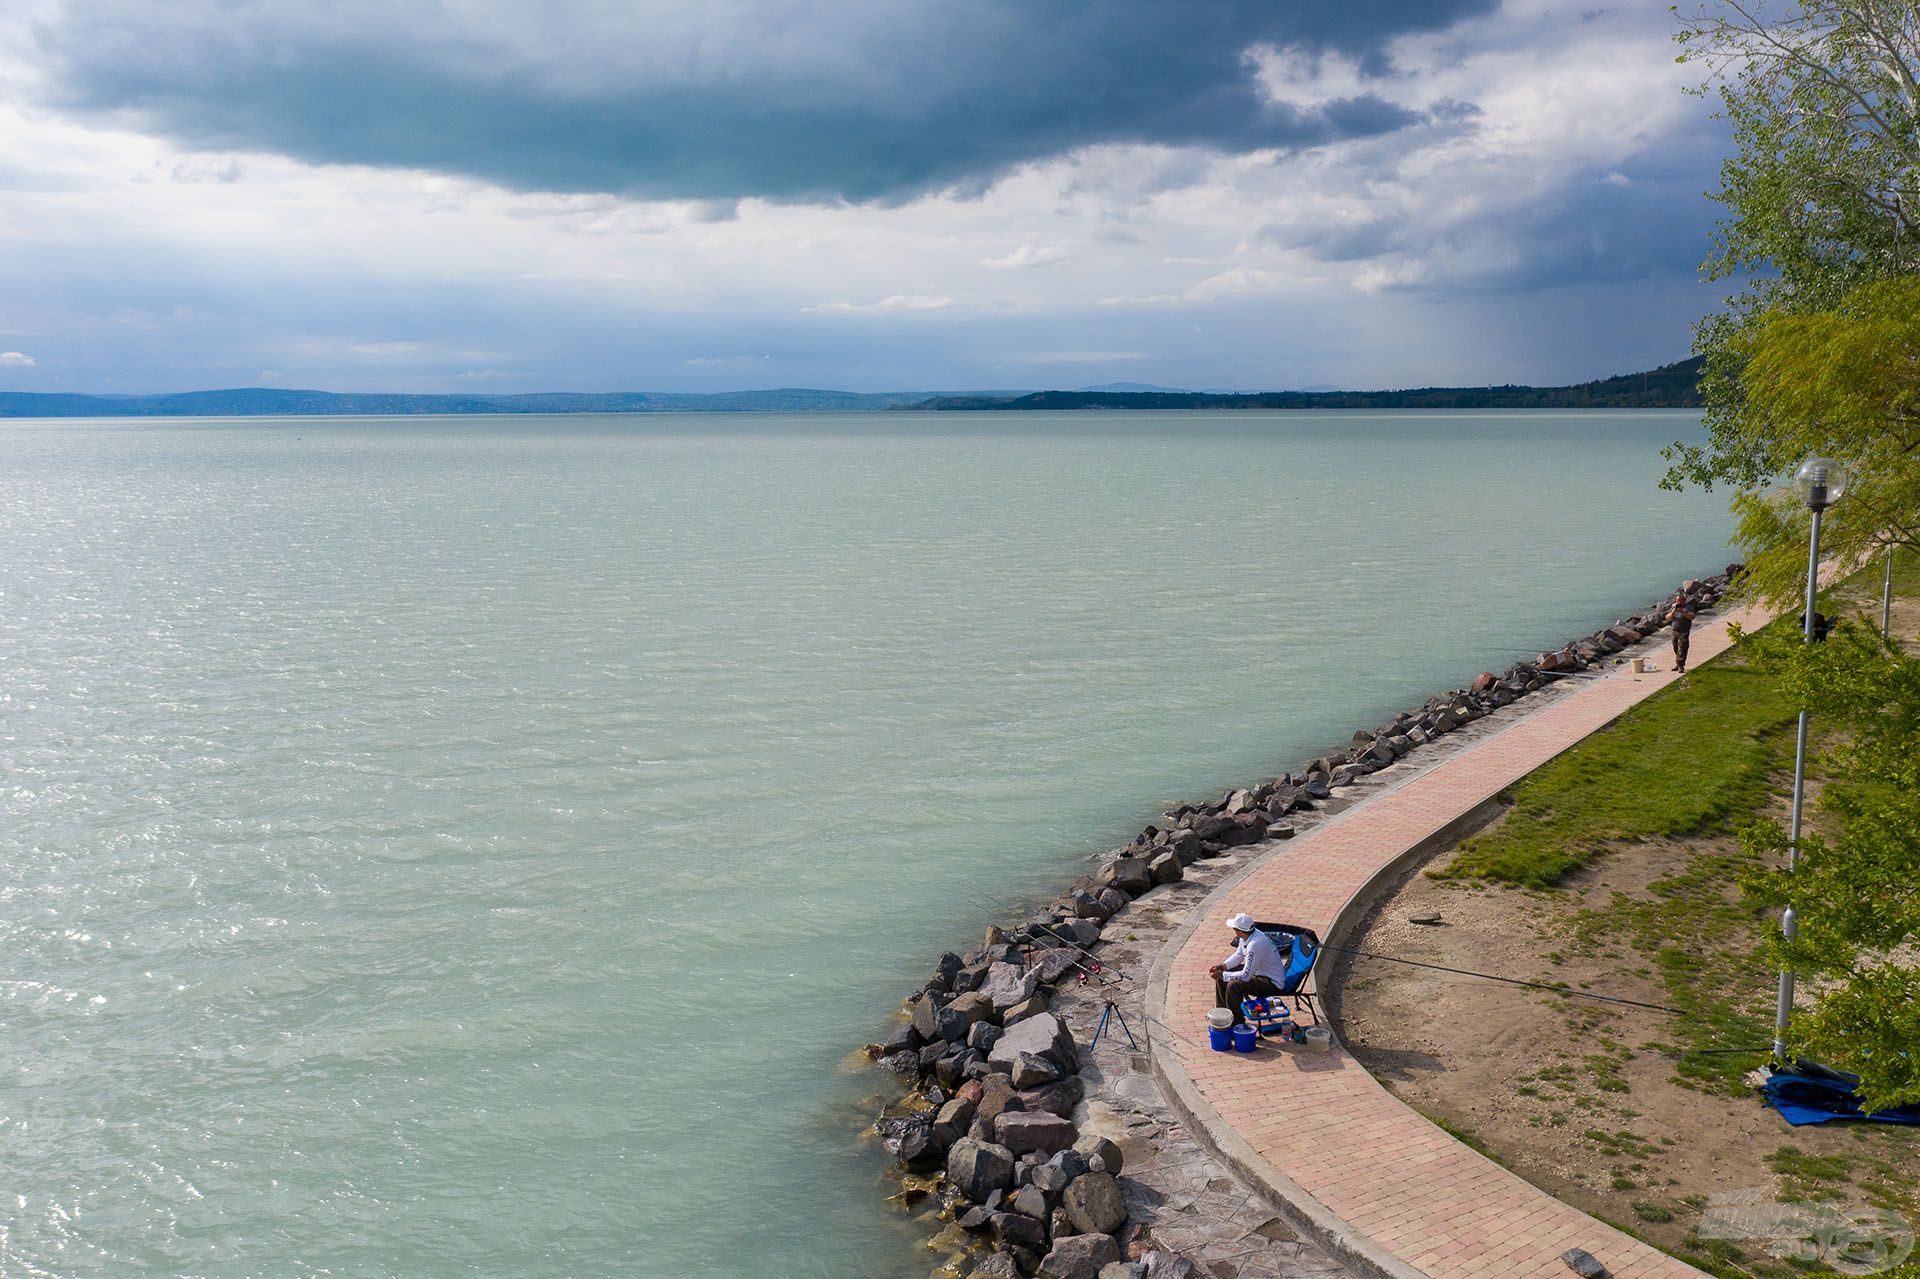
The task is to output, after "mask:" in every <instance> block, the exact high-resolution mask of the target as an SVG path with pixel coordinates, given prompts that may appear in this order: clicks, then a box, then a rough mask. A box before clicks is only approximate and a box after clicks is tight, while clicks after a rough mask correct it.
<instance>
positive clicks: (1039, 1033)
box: [987, 1013, 1080, 1074]
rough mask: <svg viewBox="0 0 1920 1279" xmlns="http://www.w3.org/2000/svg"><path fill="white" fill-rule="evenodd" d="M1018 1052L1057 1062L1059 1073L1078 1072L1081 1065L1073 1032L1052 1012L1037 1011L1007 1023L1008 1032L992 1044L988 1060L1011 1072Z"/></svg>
mask: <svg viewBox="0 0 1920 1279" xmlns="http://www.w3.org/2000/svg"><path fill="white" fill-rule="evenodd" d="M1021 1053H1033V1054H1034V1055H1036V1056H1039V1057H1045V1058H1046V1059H1047V1060H1049V1061H1051V1062H1052V1063H1053V1064H1054V1065H1056V1066H1058V1067H1059V1068H1060V1071H1061V1073H1062V1074H1073V1073H1077V1072H1078V1071H1079V1069H1080V1052H1079V1049H1078V1048H1076V1047H1075V1045H1074V1042H1073V1032H1072V1031H1070V1030H1068V1029H1067V1024H1066V1023H1065V1022H1063V1021H1061V1020H1060V1019H1059V1018H1058V1017H1056V1016H1054V1015H1053V1014H1052V1013H1038V1014H1035V1015H1034V1016H1032V1017H1028V1018H1026V1019H1024V1020H1022V1021H1017V1022H1015V1023H1014V1024H1013V1025H1011V1026H1009V1027H1007V1033H1006V1034H1004V1035H1002V1036H1000V1040H999V1042H998V1043H996V1044H994V1046H993V1051H992V1052H991V1053H988V1054H987V1060H988V1062H989V1063H991V1064H992V1065H995V1066H1001V1067H1004V1068H1005V1069H1006V1070H1007V1071H1008V1072H1009V1073H1011V1072H1012V1070H1013V1064H1014V1063H1015V1062H1016V1061H1018V1060H1019V1059H1020V1054H1021Z"/></svg>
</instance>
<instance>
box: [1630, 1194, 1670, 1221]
mask: <svg viewBox="0 0 1920 1279" xmlns="http://www.w3.org/2000/svg"><path fill="white" fill-rule="evenodd" d="M1633 1215H1634V1216H1636V1217H1638V1218H1640V1220H1642V1221H1651V1222H1654V1223H1656V1224H1658V1223H1660V1222H1666V1221H1672V1220H1673V1209H1671V1208H1669V1207H1667V1206H1666V1205H1665V1204H1663V1203H1661V1202H1659V1201H1658V1200H1654V1199H1636V1200H1634V1201H1633Z"/></svg>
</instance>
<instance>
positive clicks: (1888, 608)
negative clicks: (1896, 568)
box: [1880, 546, 1893, 639]
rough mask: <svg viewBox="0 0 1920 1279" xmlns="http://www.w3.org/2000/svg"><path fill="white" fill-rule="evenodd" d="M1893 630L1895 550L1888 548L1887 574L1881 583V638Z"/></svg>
mask: <svg viewBox="0 0 1920 1279" xmlns="http://www.w3.org/2000/svg"><path fill="white" fill-rule="evenodd" d="M1892 629H1893V548H1892V547H1891V546H1889V547H1888V548H1887V573H1886V576H1885V577H1883V578H1882V579H1881V581H1880V638H1881V639H1885V638H1887V632H1888V631H1890V630H1892Z"/></svg>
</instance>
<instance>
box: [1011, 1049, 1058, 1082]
mask: <svg viewBox="0 0 1920 1279" xmlns="http://www.w3.org/2000/svg"><path fill="white" fill-rule="evenodd" d="M1058 1078H1060V1068H1059V1067H1058V1066H1056V1065H1054V1064H1053V1063H1052V1062H1050V1061H1048V1060H1047V1059H1046V1058H1045V1057H1042V1056H1040V1055H1039V1054H1038V1053H1021V1054H1020V1055H1019V1056H1018V1057H1016V1058H1014V1059H1013V1086H1014V1087H1015V1088H1020V1089H1027V1088H1039V1087H1042V1086H1044V1085H1046V1084H1050V1083H1052V1082H1053V1081H1054V1080H1056V1079H1058Z"/></svg>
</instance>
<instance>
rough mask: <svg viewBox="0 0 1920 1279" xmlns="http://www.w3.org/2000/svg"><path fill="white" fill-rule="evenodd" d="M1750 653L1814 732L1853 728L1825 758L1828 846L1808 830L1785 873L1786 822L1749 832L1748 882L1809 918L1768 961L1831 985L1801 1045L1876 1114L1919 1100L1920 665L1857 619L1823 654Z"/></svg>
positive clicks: (1800, 1019) (1775, 634) (1798, 1035)
mask: <svg viewBox="0 0 1920 1279" xmlns="http://www.w3.org/2000/svg"><path fill="white" fill-rule="evenodd" d="M1741 647H1742V649H1743V650H1745V651H1746V652H1747V653H1748V654H1749V655H1750V657H1751V659H1752V660H1753V661H1754V662H1755V663H1756V664H1757V665H1759V666H1760V667H1761V668H1762V669H1765V670H1767V671H1768V672H1770V673H1772V674H1773V675H1774V676H1775V677H1776V678H1777V679H1778V680H1779V683H1780V686H1781V689H1782V691H1783V692H1784V693H1785V695H1786V697H1787V699H1788V700H1789V701H1790V702H1791V703H1792V704H1795V705H1804V706H1805V707H1806V708H1807V709H1808V711H1809V713H1810V715H1811V716H1812V718H1813V721H1814V722H1816V723H1822V724H1825V725H1827V726H1829V727H1832V726H1838V727H1840V728H1842V729H1843V730H1844V733H1843V736H1842V737H1841V739H1840V740H1839V742H1838V744H1836V745H1834V746H1832V747H1831V748H1829V749H1828V750H1826V751H1825V752H1823V754H1822V758H1821V759H1820V760H1819V763H1820V766H1821V769H1822V771H1823V772H1824V773H1825V774H1826V775H1827V776H1828V777H1830V778H1831V779H1833V780H1831V781H1830V782H1829V783H1828V785H1827V786H1826V787H1825V788H1824V789H1823V791H1822V792H1821V795H1820V800H1819V810H1820V812H1821V813H1822V815H1823V816H1825V817H1827V818H1829V819H1830V820H1829V821H1828V823H1827V825H1828V826H1829V828H1830V830H1829V837H1822V836H1821V835H1816V834H1814V833H1812V832H1808V831H1803V832H1802V838H1801V840H1800V846H1799V855H1798V864H1797V866H1796V867H1795V869H1794V870H1793V871H1792V872H1791V873H1789V872H1788V871H1787V869H1786V867H1785V853H1786V850H1787V844H1788V832H1787V831H1785V830H1783V829H1782V828H1781V827H1780V825H1779V824H1778V823H1777V822H1771V821H1762V822H1758V823H1756V824H1755V825H1753V826H1752V827H1750V828H1749V829H1748V830H1746V831H1745V832H1743V833H1742V843H1743V844H1744V845H1745V846H1746V848H1747V849H1748V851H1749V852H1751V853H1753V854H1754V855H1755V856H1756V858H1757V859H1760V861H1761V865H1760V866H1759V867H1756V868H1753V869H1750V870H1749V871H1748V872H1747V874H1746V875H1745V876H1744V877H1743V879H1742V886H1743V888H1745V890H1746V891H1747V893H1748V895H1749V897H1750V899H1751V900H1752V901H1754V902H1756V903H1758V904H1761V905H1763V906H1767V907H1781V906H1785V905H1787V904H1788V903H1789V902H1791V903H1792V904H1793V906H1794V908H1795V911H1796V913H1797V914H1798V915H1799V917H1800V936H1799V938H1798V940H1797V941H1795V942H1793V943H1791V944H1789V943H1788V942H1787V941H1786V940H1785V938H1784V937H1782V936H1780V935H1779V934H1778V932H1777V931H1776V933H1775V935H1774V937H1773V938H1772V940H1771V941H1770V943H1769V951H1770V954H1771V956H1772V958H1773V959H1774V960H1775V961H1776V962H1778V963H1781V964H1783V965H1785V966H1787V967H1790V968H1792V969H1793V970H1794V971H1796V972H1801V973H1810V974H1815V975H1817V976H1820V977H1824V978H1828V979H1830V983H1829V984H1827V985H1825V987H1824V988H1823V989H1822V990H1821V993H1820V994H1819V995H1818V996H1817V998H1816V999H1815V1001H1814V1003H1813V1005H1812V1008H1811V1009H1810V1011H1808V1012H1805V1013H1799V1014H1796V1015H1795V1019H1794V1024H1793V1026H1792V1034H1793V1039H1794V1043H1795V1046H1796V1047H1797V1048H1798V1049H1800V1050H1801V1051H1805V1052H1808V1053H1810V1054H1811V1055H1813V1056H1816V1057H1819V1058H1822V1059H1824V1060H1828V1061H1832V1062H1834V1063H1836V1064H1839V1065H1843V1066H1845V1067H1846V1068H1847V1069H1849V1070H1852V1071H1855V1072H1857V1073H1858V1074H1859V1075H1860V1076H1861V1089H1860V1091H1861V1094H1862V1096H1863V1097H1864V1098H1865V1099H1866V1101H1867V1104H1868V1105H1869V1106H1870V1107H1873V1108H1875V1109H1877V1108H1880V1107H1883V1106H1895V1105H1903V1104H1907V1103H1912V1102H1920V966H1916V964H1915V962H1914V959H1913V956H1912V954H1911V951H1910V950H1908V951H1906V952H1905V953H1903V950H1902V948H1910V947H1911V946H1912V944H1913V943H1914V942H1915V941H1916V940H1917V939H1920V659H1916V658H1914V657H1911V656H1909V655H1907V654H1906V653H1905V652H1904V651H1903V650H1902V649H1901V648H1900V647H1899V646H1898V645H1897V644H1894V643H1891V642H1888V641H1883V640H1882V639H1881V638H1880V636H1879V634H1878V632H1877V631H1876V630H1874V629H1873V628H1871V627H1869V626H1866V625H1864V624H1862V623H1859V622H1844V623H1842V625H1841V626H1840V627H1839V628H1838V629H1837V630H1836V631H1835V632H1834V636H1833V638H1831V639H1829V640H1828V641H1827V642H1826V643H1824V644H1798V643H1795V642H1793V640H1792V639H1791V637H1790V636H1788V635H1785V634H1783V633H1781V632H1780V631H1778V630H1777V629H1775V630H1771V631H1768V632H1763V633H1761V634H1759V635H1756V636H1750V637H1743V638H1742V640H1741Z"/></svg>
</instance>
